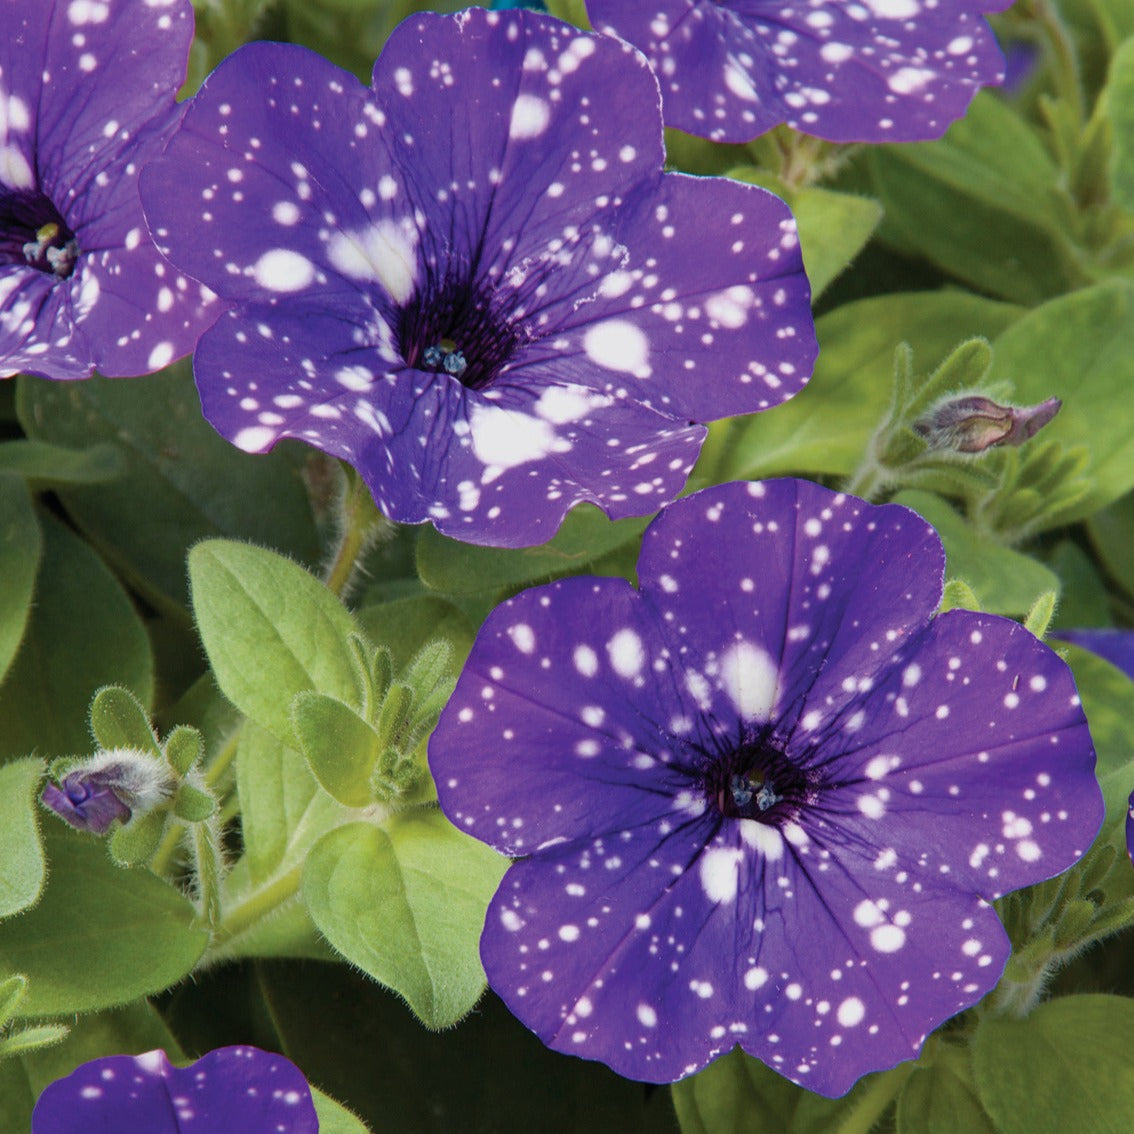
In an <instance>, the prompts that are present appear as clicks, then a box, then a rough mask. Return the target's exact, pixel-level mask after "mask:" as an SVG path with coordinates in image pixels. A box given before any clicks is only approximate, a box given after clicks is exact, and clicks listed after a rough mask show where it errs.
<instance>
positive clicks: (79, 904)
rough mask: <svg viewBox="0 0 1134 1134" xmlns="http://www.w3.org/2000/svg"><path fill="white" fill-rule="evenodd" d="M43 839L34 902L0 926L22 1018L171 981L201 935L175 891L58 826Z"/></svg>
mask: <svg viewBox="0 0 1134 1134" xmlns="http://www.w3.org/2000/svg"><path fill="white" fill-rule="evenodd" d="M44 842H45V844H46V847H47V852H48V853H47V857H48V862H49V863H50V871H51V872H50V881H49V883H48V885H47V886H46V887H45V888H44V891H43V896H42V898H41V899H40V901H39V903H38V904H37V905H36V906H34V907H33V908H32V909H30V910H26V911H25V912H24V913H23V914H22V915H21V916H20V917H17V918H11V919H9V920H7V921H4V922H0V972H19V973H23V974H24V975H26V976H27V978H28V993H27V997H26V999H25V1000H24V1001H23V1003H22V1004H21V1006H20V1011H21V1014H22V1015H24V1016H26V1017H42V1016H63V1015H71V1014H72V1013H75V1012H93V1011H96V1010H97V1009H100V1008H108V1007H112V1006H114V1005H118V1004H125V1003H127V1002H128V1001H131V1000H136V999H137V998H138V997H139V996H146V995H149V994H150V993H155V992H160V991H161V990H162V989H165V988H168V987H169V986H170V985H171V984H175V983H176V982H177V981H179V980H181V979H182V977H184V976H185V975H186V974H187V973H188V972H189V971H190V970H191V969H192V968H193V965H194V964H195V963H196V961H197V958H198V957H200V955H201V953H202V952H203V951H204V948H205V945H206V943H207V941H208V935H207V934H206V933H205V932H204V931H203V930H201V929H198V928H196V926H195V925H194V914H193V907H192V905H191V904H190V903H189V902H188V901H187V900H186V899H185V898H184V897H183V896H182V894H181V893H180V891H178V890H177V888H176V887H174V886H170V885H168V884H167V883H165V882H163V881H161V880H160V879H159V878H156V877H155V876H154V875H152V874H149V873H147V872H145V871H141V870H121V869H120V868H119V867H117V866H115V865H114V863H112V862H111V861H110V859H109V858H108V857H107V855H106V853H105V851H104V849H103V847H102V844H101V843H99V842H97V841H95V840H93V839H90V838H86V837H83V836H82V835H77V834H74V833H72V832H70V831H66V830H49V831H48V832H47V833H46V834H45V839H44Z"/></svg>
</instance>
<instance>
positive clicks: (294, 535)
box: [16, 360, 319, 607]
mask: <svg viewBox="0 0 1134 1134" xmlns="http://www.w3.org/2000/svg"><path fill="white" fill-rule="evenodd" d="M17 381H18V393H17V401H16V405H17V410H18V412H19V416H20V422H21V424H22V425H23V426H24V429H25V431H26V432H27V434H28V436H29V437H32V438H34V439H36V440H40V441H48V442H53V443H55V444H58V445H64V446H70V447H74V448H86V447H88V446H90V445H92V444H93V443H95V442H100V441H101V442H106V443H108V444H110V445H112V446H113V447H114V448H115V449H116V450H117V451H118V452H119V453H120V455H121V456H122V458H124V460H125V464H126V471H125V473H124V475H123V476H121V477H120V478H118V479H117V480H115V481H114V482H113V483H110V484H102V485H99V486H97V487H80V486H78V485H76V486H73V487H62V486H61V487H60V488H59V497H60V499H61V500H62V502H63V504H64V506H65V507H66V509H67V511H68V513H69V514H70V515H71V516H72V518H73V519H74V520H75V522H76V523H77V524H78V525H79V527H80V528H82V530H83V531H84V532H86V533H87V534H88V535H89V536H90V537H91V539H92V541H93V542H94V543H95V545H96V546H98V547H99V548H100V549H101V550H103V551H104V552H105V553H106V555H107V557H108V559H110V560H111V561H112V562H114V563H115V564H116V565H117V566H118V567H120V568H121V569H122V570H123V571H125V572H126V573H127V575H128V577H129V579H130V581H131V583H132V584H134V585H136V586H137V587H138V588H139V589H140V590H142V591H143V593H145V594H146V595H147V597H149V598H151V599H152V600H154V601H155V602H156V603H158V604H160V605H168V604H169V603H175V604H177V605H178V606H181V607H184V606H186V605H187V602H188V592H187V589H186V582H185V554H186V551H187V549H188V548H189V547H191V546H192V545H193V544H194V543H196V542H197V541H199V540H202V539H207V538H210V537H216V536H228V537H232V538H238V539H247V540H253V541H255V542H258V543H264V544H271V545H272V546H274V547H277V548H279V549H280V550H281V551H284V552H286V553H288V554H290V555H293V556H295V557H296V558H298V559H300V560H301V561H303V562H308V563H314V562H316V561H317V560H318V558H319V544H318V539H317V536H316V533H315V527H314V523H313V521H312V518H311V508H310V505H309V503H308V499H307V491H306V489H305V487H304V485H303V483H302V480H301V478H300V475H299V469H298V462H297V460H296V455H297V454H299V453H302V450H301V449H299V448H298V447H296V446H292V445H289V444H286V443H285V444H282V445H279V446H277V447H276V449H275V450H274V451H273V452H271V453H269V454H266V455H259V456H254V455H250V454H247V453H242V452H241V451H240V450H239V449H237V448H236V447H235V446H234V445H230V444H229V443H228V442H227V441H225V440H224V439H223V438H222V437H220V436H219V435H218V434H217V433H216V432H214V430H213V428H212V427H211V426H210V425H209V424H208V422H207V421H205V419H204V418H203V417H202V416H201V405H200V400H199V398H198V396H197V391H196V388H195V387H194V385H193V377H192V373H191V366H190V364H189V361H188V360H186V361H185V362H181V363H177V364H176V365H174V366H172V367H170V369H169V370H167V371H164V372H162V373H160V374H153V375H150V376H148V377H146V378H140V379H137V380H123V379H113V380H108V379H105V378H98V377H95V378H91V379H89V380H88V381H85V382H50V381H46V380H44V379H37V378H28V377H21V378H19V379H18V380H17ZM236 485H238V486H239V491H234V490H233V488H234V486H236Z"/></svg>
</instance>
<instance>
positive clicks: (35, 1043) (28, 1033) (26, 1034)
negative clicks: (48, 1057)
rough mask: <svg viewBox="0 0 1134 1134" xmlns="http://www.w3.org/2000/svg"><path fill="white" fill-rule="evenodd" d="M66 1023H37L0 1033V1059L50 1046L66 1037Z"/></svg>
mask: <svg viewBox="0 0 1134 1134" xmlns="http://www.w3.org/2000/svg"><path fill="white" fill-rule="evenodd" d="M68 1031H69V1029H68V1027H67V1025H66V1024H38V1025H33V1026H32V1027H30V1028H20V1029H18V1030H17V1031H14V1032H7V1033H5V1034H3V1035H0V1059H10V1058H11V1057H12V1056H13V1055H23V1054H24V1053H26V1052H32V1051H39V1050H40V1049H41V1048H45V1047H52V1046H53V1045H55V1044H57V1043H62V1042H63V1040H65V1039H66V1038H67V1033H68Z"/></svg>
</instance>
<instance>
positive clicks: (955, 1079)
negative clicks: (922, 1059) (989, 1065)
mask: <svg viewBox="0 0 1134 1134" xmlns="http://www.w3.org/2000/svg"><path fill="white" fill-rule="evenodd" d="M942 1049H943V1050H942ZM897 1129H898V1134H1000V1131H999V1130H998V1129H997V1128H996V1127H995V1126H994V1125H993V1123H992V1120H991V1119H990V1118H989V1116H988V1114H987V1112H986V1111H985V1109H984V1107H983V1106H981V1104H980V1099H979V1097H978V1096H977V1089H976V1084H975V1083H974V1082H973V1079H972V1072H971V1071H970V1069H969V1067H968V1056H967V1053H966V1051H965V1050H964V1049H960V1048H944V1045H941V1048H939V1054H938V1056H937V1058H935V1059H934V1060H933V1062H932V1063H930V1064H928V1066H918V1067H916V1068H915V1069H914V1071H913V1074H911V1075H910V1077H909V1078H908V1079H907V1080H906V1082H905V1086H904V1087H903V1088H902V1093H901V1095H900V1096H899V1097H898V1113H897Z"/></svg>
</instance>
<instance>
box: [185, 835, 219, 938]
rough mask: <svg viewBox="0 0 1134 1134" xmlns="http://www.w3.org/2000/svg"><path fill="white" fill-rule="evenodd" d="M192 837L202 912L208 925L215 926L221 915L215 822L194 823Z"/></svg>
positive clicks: (198, 894) (195, 874)
mask: <svg viewBox="0 0 1134 1134" xmlns="http://www.w3.org/2000/svg"><path fill="white" fill-rule="evenodd" d="M190 838H191V839H192V845H193V860H194V867H195V869H194V877H195V878H196V883H197V901H198V903H199V905H200V914H201V917H202V919H203V920H204V922H205V924H206V925H210V926H215V925H216V924H217V923H218V922H219V921H220V916H221V900H220V876H221V861H220V851H219V849H218V846H217V832H216V830H215V828H214V824H213V823H212V822H211V821H209V820H205V821H204V822H203V823H194V824H193V825H192V827H191V828H190Z"/></svg>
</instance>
